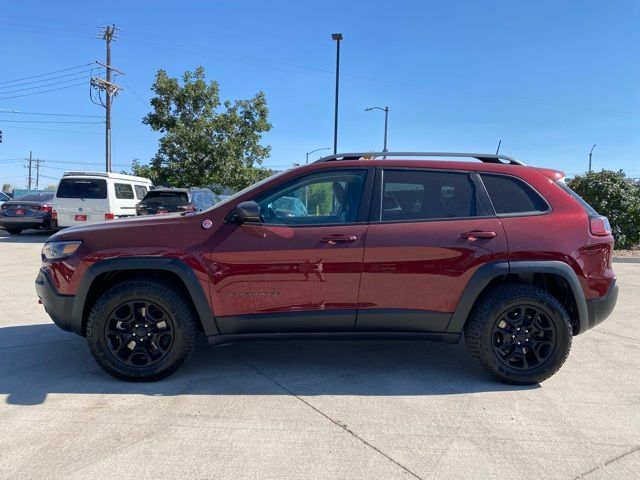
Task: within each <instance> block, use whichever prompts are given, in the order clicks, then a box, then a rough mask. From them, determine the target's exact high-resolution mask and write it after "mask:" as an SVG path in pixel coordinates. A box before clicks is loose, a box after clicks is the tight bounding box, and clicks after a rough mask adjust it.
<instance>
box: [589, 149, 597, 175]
mask: <svg viewBox="0 0 640 480" xmlns="http://www.w3.org/2000/svg"><path fill="white" fill-rule="evenodd" d="M594 148H596V146H595V145H594V146H593V147H591V151H590V152H589V173H591V155H592V154H593V149H594Z"/></svg>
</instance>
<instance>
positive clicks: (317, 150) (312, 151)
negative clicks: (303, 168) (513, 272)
mask: <svg viewBox="0 0 640 480" xmlns="http://www.w3.org/2000/svg"><path fill="white" fill-rule="evenodd" d="M321 150H331V148H330V147H324V148H316V149H315V150H311V151H310V152H307V161H306V162H305V163H306V164H307V165H308V164H309V155H311V154H312V153H316V152H319V151H321Z"/></svg>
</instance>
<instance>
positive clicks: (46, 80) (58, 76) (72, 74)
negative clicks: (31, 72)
mask: <svg viewBox="0 0 640 480" xmlns="http://www.w3.org/2000/svg"><path fill="white" fill-rule="evenodd" d="M95 69H98V70H100V69H101V67H92V68H88V69H86V70H80V71H79V72H73V73H67V74H66V75H57V76H55V77H47V78H42V79H40V80H32V81H30V82H23V83H16V84H15V85H9V86H6V87H0V88H13V87H21V86H23V85H33V84H34V83H42V82H49V81H51V80H57V79H59V78H65V77H73V76H74V75H80V74H81V73H87V72H90V73H93V71H94V70H95ZM69 80H73V79H69ZM42 86H45V85H42ZM36 88H37V87H36Z"/></svg>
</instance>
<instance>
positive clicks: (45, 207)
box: [37, 205, 51, 212]
mask: <svg viewBox="0 0 640 480" xmlns="http://www.w3.org/2000/svg"><path fill="white" fill-rule="evenodd" d="M37 209H38V210H42V211H43V212H50V211H51V205H38V207H37Z"/></svg>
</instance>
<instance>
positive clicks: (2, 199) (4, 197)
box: [0, 192, 11, 202]
mask: <svg viewBox="0 0 640 480" xmlns="http://www.w3.org/2000/svg"><path fill="white" fill-rule="evenodd" d="M8 200H11V199H10V198H9V196H8V195H5V194H4V193H2V192H0V202H6V201H8Z"/></svg>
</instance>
